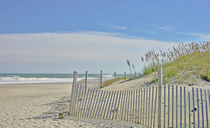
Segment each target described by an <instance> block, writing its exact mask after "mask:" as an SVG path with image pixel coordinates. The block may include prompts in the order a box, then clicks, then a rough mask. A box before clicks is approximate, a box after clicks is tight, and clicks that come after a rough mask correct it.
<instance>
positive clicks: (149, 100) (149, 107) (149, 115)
mask: <svg viewBox="0 0 210 128" xmlns="http://www.w3.org/2000/svg"><path fill="white" fill-rule="evenodd" d="M150 95H151V94H150V87H149V101H148V102H149V104H148V119H147V120H148V121H147V127H149V116H150Z"/></svg>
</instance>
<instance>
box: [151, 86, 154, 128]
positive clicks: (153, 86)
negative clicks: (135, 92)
mask: <svg viewBox="0 0 210 128" xmlns="http://www.w3.org/2000/svg"><path fill="white" fill-rule="evenodd" d="M153 98H154V86H153V87H152V104H151V121H150V127H152V119H153V117H152V114H153Z"/></svg>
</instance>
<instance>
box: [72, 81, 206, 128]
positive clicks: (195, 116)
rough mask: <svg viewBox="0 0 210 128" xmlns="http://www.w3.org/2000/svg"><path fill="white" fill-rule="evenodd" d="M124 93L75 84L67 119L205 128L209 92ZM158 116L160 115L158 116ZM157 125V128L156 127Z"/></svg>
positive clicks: (151, 90)
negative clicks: (92, 119)
mask: <svg viewBox="0 0 210 128" xmlns="http://www.w3.org/2000/svg"><path fill="white" fill-rule="evenodd" d="M160 89H161V91H160V92H162V93H161V95H160V96H161V107H160V108H161V109H159V108H158V102H159V100H158V92H159V91H158V87H155V86H153V87H145V88H139V89H130V90H124V91H105V90H100V89H97V88H89V87H87V86H84V85H79V84H77V83H75V84H73V86H72V94H71V103H70V115H71V116H78V117H87V118H95V119H106V120H123V121H129V122H133V123H137V124H141V125H143V126H146V127H164V128H165V127H168V128H169V127H170V128H171V127H176V128H177V127H180V128H182V127H189V128H190V127H193V128H199V127H202V128H204V127H205V128H208V126H209V122H208V121H209V119H210V117H209V112H210V92H209V90H205V89H201V88H193V87H181V86H174V85H167V86H163V87H161V88H160ZM158 112H160V113H162V114H161V116H160V117H159V116H158ZM158 118H159V119H158ZM158 121H161V126H160V125H158V124H159V123H158Z"/></svg>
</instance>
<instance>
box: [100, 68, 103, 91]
mask: <svg viewBox="0 0 210 128" xmlns="http://www.w3.org/2000/svg"><path fill="white" fill-rule="evenodd" d="M102 86H103V84H102V70H101V73H100V87H101V88H102Z"/></svg>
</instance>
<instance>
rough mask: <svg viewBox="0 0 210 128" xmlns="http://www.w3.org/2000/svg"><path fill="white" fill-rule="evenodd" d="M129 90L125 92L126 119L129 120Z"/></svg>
mask: <svg viewBox="0 0 210 128" xmlns="http://www.w3.org/2000/svg"><path fill="white" fill-rule="evenodd" d="M127 110H128V90H126V92H125V115H124V120H125V121H128V111H127Z"/></svg>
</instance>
